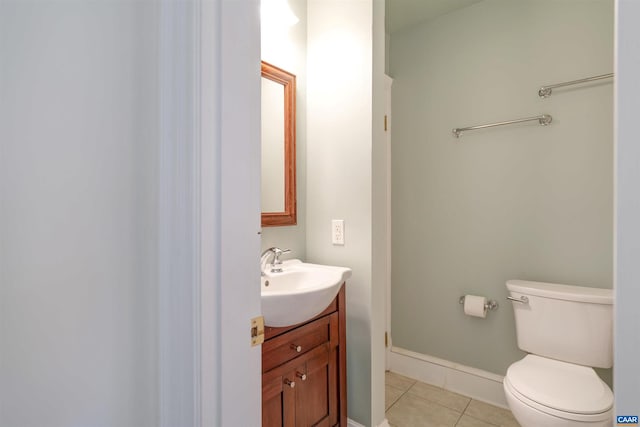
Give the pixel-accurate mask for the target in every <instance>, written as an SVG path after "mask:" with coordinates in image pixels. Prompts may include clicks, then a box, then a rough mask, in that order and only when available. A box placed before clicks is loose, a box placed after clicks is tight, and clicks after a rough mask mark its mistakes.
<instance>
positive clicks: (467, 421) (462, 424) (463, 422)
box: [456, 414, 495, 427]
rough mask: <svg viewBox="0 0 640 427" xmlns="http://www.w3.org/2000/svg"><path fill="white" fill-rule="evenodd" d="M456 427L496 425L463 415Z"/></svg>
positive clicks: (491, 426)
mask: <svg viewBox="0 0 640 427" xmlns="http://www.w3.org/2000/svg"><path fill="white" fill-rule="evenodd" d="M456 427H495V424H489V423H487V422H484V421H481V420H478V419H476V418H473V417H470V416H469V415H464V414H463V415H462V417H461V418H460V420H459V421H458V424H456Z"/></svg>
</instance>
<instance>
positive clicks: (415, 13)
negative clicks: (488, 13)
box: [387, 0, 482, 34]
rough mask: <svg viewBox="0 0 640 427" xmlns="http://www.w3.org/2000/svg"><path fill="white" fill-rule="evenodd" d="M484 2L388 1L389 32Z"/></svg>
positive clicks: (441, 0)
mask: <svg viewBox="0 0 640 427" xmlns="http://www.w3.org/2000/svg"><path fill="white" fill-rule="evenodd" d="M481 1H482V0H387V31H388V32H389V33H390V34H392V33H394V32H396V31H399V30H401V29H403V28H406V27H410V26H412V25H415V24H417V23H419V22H424V21H428V20H430V19H433V18H435V17H437V16H440V15H444V14H445V13H449V12H451V11H453V10H456V9H462V8H463V7H467V6H470V5H472V4H474V3H479V2H481Z"/></svg>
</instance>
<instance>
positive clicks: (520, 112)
mask: <svg viewBox="0 0 640 427" xmlns="http://www.w3.org/2000/svg"><path fill="white" fill-rule="evenodd" d="M613 31H614V30H613V2H612V1H610V0H596V1H585V2H563V1H546V0H544V1H542V0H523V1H518V2H514V1H511V0H485V1H482V2H480V3H477V4H475V5H473V6H471V7H468V8H465V9H462V10H459V11H456V12H452V13H449V14H447V15H443V16H441V17H438V18H436V19H434V20H433V21H430V22H427V23H424V24H421V25H418V26H415V27H412V28H409V29H406V30H404V31H400V32H398V33H394V34H392V36H391V62H390V66H391V73H392V74H391V76H392V77H393V79H394V83H393V114H394V115H393V118H394V121H393V128H392V132H393V134H392V150H393V169H392V170H393V180H392V182H393V189H392V197H393V202H392V208H393V214H392V217H393V269H392V272H393V290H392V304H393V305H392V334H393V342H394V346H398V347H401V348H405V349H408V350H412V351H414V352H417V353H422V354H427V355H432V356H436V357H438V358H441V359H445V360H449V361H452V362H455V363H460V364H463V365H467V366H471V367H475V368H479V369H483V370H485V371H489V372H494V373H497V374H502V375H503V374H504V373H505V371H506V368H507V367H508V366H509V364H511V363H512V362H513V361H515V360H517V359H518V358H520V357H521V355H522V353H521V352H520V351H519V350H518V349H517V346H516V340H515V330H514V322H513V311H512V308H511V306H510V304H508V303H507V302H506V301H505V296H506V289H505V281H506V280H508V279H516V278H517V279H528V280H538V281H552V282H559V283H569V284H576V285H583V286H595V287H605V288H606V287H611V286H612V275H613V274H612V272H613V266H612V258H613V256H612V246H613V232H612V229H613V208H612V206H613V191H612V188H613V181H612V177H613V169H612V163H613V144H612V135H613V111H612V105H613V85H612V82H611V80H608V81H604V82H600V83H598V84H592V85H586V86H582V87H571V88H566V89H564V90H561V89H556V90H555V91H554V95H553V96H552V97H551V98H549V99H545V100H543V99H539V98H538V95H537V90H538V88H539V87H540V86H541V85H543V84H551V83H556V82H563V81H569V80H574V79H577V78H581V77H588V76H592V75H597V74H604V73H609V72H611V71H612V67H613ZM542 113H548V114H551V115H552V116H553V119H554V120H553V123H552V124H551V125H550V126H548V127H541V126H539V125H538V124H522V125H514V126H509V127H507V126H505V127H500V128H492V129H486V130H479V131H473V132H467V133H464V134H463V135H462V136H461V137H460V138H459V139H456V138H454V137H453V136H452V134H451V129H452V128H456V127H465V126H471V125H477V124H483V123H491V122H499V121H503V120H510V119H516V118H521V117H529V116H535V115H538V114H542ZM464 294H477V295H484V296H486V297H488V298H493V299H496V300H497V301H498V302H499V304H500V308H499V310H498V311H496V312H491V313H489V314H488V315H487V318H486V319H478V318H472V317H468V316H464V314H463V311H462V307H461V306H460V305H459V304H458V298H459V296H461V295H464ZM442 325H446V328H443V327H442Z"/></svg>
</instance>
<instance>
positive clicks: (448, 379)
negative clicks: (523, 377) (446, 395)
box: [390, 347, 507, 408]
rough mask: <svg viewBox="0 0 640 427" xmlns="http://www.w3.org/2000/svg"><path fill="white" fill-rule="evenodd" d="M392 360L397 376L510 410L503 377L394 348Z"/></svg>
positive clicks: (392, 349) (391, 354)
mask: <svg viewBox="0 0 640 427" xmlns="http://www.w3.org/2000/svg"><path fill="white" fill-rule="evenodd" d="M390 356H391V358H390V359H391V360H390V365H391V371H393V372H396V373H398V374H400V375H404V376H407V377H410V378H413V379H416V380H418V381H422V382H425V383H427V384H431V385H435V386H437V387H442V388H444V389H445V390H449V391H453V392H455V393H460V394H463V395H465V396H468V397H471V398H473V399H476V400H481V401H483V402H486V403H490V404H491V405H495V406H499V407H501V408H507V401H506V399H505V396H504V389H503V387H502V380H503V379H504V377H503V376H501V375H496V374H493V373H491V372H487V371H483V370H481V369H477V368H472V367H470V366H464V365H460V364H458V363H454V362H450V361H448V360H444V359H439V358H437V357H433V356H429V355H426V354H421V353H416V352H413V351H410V350H405V349H403V348H399V347H392V348H391V353H390Z"/></svg>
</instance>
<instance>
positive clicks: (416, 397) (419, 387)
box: [385, 372, 520, 427]
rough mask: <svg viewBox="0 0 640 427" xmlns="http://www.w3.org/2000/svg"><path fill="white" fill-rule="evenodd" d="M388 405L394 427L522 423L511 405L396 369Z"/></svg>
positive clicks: (479, 426)
mask: <svg viewBox="0 0 640 427" xmlns="http://www.w3.org/2000/svg"><path fill="white" fill-rule="evenodd" d="M385 409H386V411H387V420H389V424H391V426H392V427H495V426H503V427H520V425H519V424H518V422H517V421H516V420H515V419H514V418H513V415H511V412H510V411H509V410H507V409H503V408H498V407H496V406H493V405H489V404H487V403H484V402H480V401H478V400H473V399H471V398H469V397H466V396H462V395H460V394H457V393H452V392H450V391H447V390H444V389H442V388H439V387H434V386H432V385H429V384H425V383H421V382H420V381H416V380H413V379H411V378H407V377H403V376H402V375H398V374H395V373H393V372H387V373H386V395H385Z"/></svg>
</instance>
